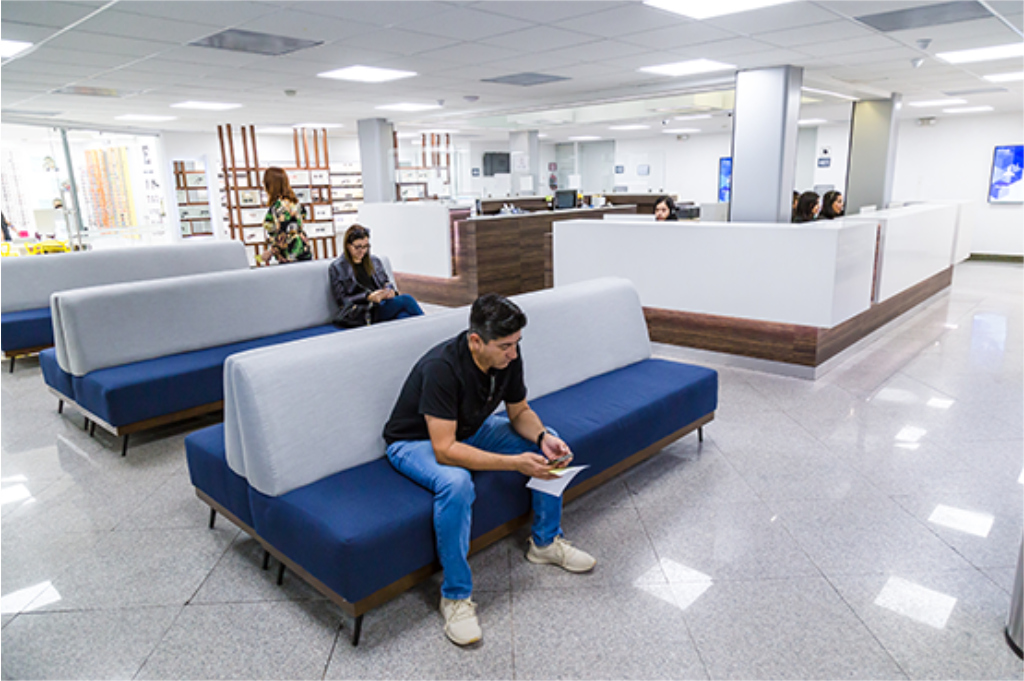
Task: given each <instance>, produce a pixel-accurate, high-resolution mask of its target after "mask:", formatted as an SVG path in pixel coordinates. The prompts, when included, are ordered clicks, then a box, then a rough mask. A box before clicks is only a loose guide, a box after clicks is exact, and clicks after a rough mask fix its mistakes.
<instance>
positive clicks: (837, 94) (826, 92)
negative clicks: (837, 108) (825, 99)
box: [800, 87, 860, 102]
mask: <svg viewBox="0 0 1024 681" xmlns="http://www.w3.org/2000/svg"><path fill="white" fill-rule="evenodd" d="M800 89H801V90H803V91H804V92H813V93H815V94H819V95H828V96H829V97H838V98H839V99H846V100H849V101H851V102H859V101H860V98H859V97H851V96H850V95H844V94H842V93H841V92H832V91H831V90H819V89H818V88H813V87H802V88H800Z"/></svg>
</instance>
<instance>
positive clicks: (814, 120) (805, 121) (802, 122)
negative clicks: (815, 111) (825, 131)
mask: <svg viewBox="0 0 1024 681" xmlns="http://www.w3.org/2000/svg"><path fill="white" fill-rule="evenodd" d="M822 123H828V121H827V120H825V119H824V118H804V119H801V120H799V121H797V125H821V124H822Z"/></svg>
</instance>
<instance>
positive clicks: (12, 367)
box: [7, 356, 18, 374]
mask: <svg viewBox="0 0 1024 681" xmlns="http://www.w3.org/2000/svg"><path fill="white" fill-rule="evenodd" d="M16 359H18V358H17V357H13V356H12V357H11V368H10V369H8V370H7V373H9V374H13V373H14V360H16Z"/></svg>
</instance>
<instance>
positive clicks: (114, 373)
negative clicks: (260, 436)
mask: <svg viewBox="0 0 1024 681" xmlns="http://www.w3.org/2000/svg"><path fill="white" fill-rule="evenodd" d="M335 331H338V329H337V327H335V326H332V325H330V324H326V325H323V326H314V327H310V328H308V329H299V330H297V331H289V332H287V333H279V334H275V335H273V336H265V337H263V338H255V339H252V340H247V341H243V342H241V343H230V344H228V345H220V346H217V347H214V348H206V349H204V350H195V351H193V352H184V353H181V354H178V355H170V356H168V357H157V358H156V359H147V360H144V361H142V362H134V363H132V364H125V365H123V366H117V367H109V368H107V369H99V370H97V371H91V372H89V373H88V374H86V375H85V376H75V377H74V378H73V379H72V381H73V384H74V395H75V401H76V402H77V403H78V404H79V405H81V406H82V408H83V409H86V410H87V411H89V412H91V413H93V414H95V415H96V416H98V417H99V418H101V419H103V420H104V421H106V422H107V423H109V424H110V425H112V426H125V425H128V424H131V423H136V422H138V421H145V420H146V419H151V418H154V417H156V416H164V415H166V414H173V413H174V412H178V411H182V410H184V409H190V408H192V407H198V406H200V405H204V404H210V403H211V402H218V401H220V400H222V399H224V377H223V374H224V361H225V360H226V359H227V358H228V356H229V355H233V354H234V353H236V352H243V351H245V350H252V349H254V348H260V347H264V346H266V345H275V344H277V343H287V342H289V341H294V340H299V339H301V338H310V337H312V336H319V335H323V334H327V333H333V332H335Z"/></svg>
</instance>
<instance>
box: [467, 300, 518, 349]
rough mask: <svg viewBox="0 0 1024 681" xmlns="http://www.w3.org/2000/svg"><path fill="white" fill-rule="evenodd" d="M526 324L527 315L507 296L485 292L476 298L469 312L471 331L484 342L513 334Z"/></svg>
mask: <svg viewBox="0 0 1024 681" xmlns="http://www.w3.org/2000/svg"><path fill="white" fill-rule="evenodd" d="M524 326H526V315H525V314H523V311H522V310H520V309H519V306H518V305H516V304H515V303H513V302H512V301H511V300H509V299H508V298H506V297H505V296H499V295H498V294H497V293H485V294H484V295H482V296H480V297H479V298H477V299H476V302H474V303H473V308H472V309H471V310H470V312H469V332H470V333H475V334H476V335H478V336H480V338H481V339H482V340H483V341H484V343H490V342H491V341H492V340H495V339H497V338H504V337H506V336H511V335H512V334H514V333H515V332H516V331H519V330H520V329H522V328H523V327H524Z"/></svg>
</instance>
